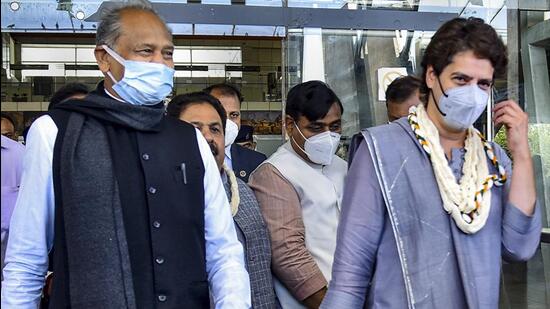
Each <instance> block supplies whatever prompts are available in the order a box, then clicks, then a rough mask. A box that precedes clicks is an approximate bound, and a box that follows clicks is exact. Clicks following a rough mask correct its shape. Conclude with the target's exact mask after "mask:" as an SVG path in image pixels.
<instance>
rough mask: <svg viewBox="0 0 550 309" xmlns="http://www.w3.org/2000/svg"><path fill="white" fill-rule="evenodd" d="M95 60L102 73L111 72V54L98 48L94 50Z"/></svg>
mask: <svg viewBox="0 0 550 309" xmlns="http://www.w3.org/2000/svg"><path fill="white" fill-rule="evenodd" d="M94 55H95V60H96V61H97V65H98V66H99V70H100V71H101V72H102V73H107V72H109V69H110V68H111V63H110V62H109V61H110V56H109V54H108V53H107V52H106V51H105V50H104V49H103V48H101V47H100V46H96V47H95V50H94Z"/></svg>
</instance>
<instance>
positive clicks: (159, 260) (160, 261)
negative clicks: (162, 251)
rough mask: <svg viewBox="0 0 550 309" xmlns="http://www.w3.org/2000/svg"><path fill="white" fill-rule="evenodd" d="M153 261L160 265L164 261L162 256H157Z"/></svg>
mask: <svg viewBox="0 0 550 309" xmlns="http://www.w3.org/2000/svg"><path fill="white" fill-rule="evenodd" d="M155 262H157V264H159V265H161V264H163V263H164V258H162V257H158V258H156V259H155Z"/></svg>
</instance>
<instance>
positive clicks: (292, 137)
mask: <svg viewBox="0 0 550 309" xmlns="http://www.w3.org/2000/svg"><path fill="white" fill-rule="evenodd" d="M294 126H295V127H296V130H298V133H300V135H301V136H302V137H303V138H304V140H306V141H307V138H306V137H305V136H304V134H303V133H302V131H300V128H299V127H298V124H297V123H296V121H294ZM290 139H292V141H293V142H294V144H295V145H296V146H297V147H298V148H300V150H301V151H303V152H304V153H305V154H306V155H307V156H308V157H309V153H307V151H306V150H305V149H304V148H302V147H301V146H300V145H298V142H297V141H296V140H295V139H294V136H290Z"/></svg>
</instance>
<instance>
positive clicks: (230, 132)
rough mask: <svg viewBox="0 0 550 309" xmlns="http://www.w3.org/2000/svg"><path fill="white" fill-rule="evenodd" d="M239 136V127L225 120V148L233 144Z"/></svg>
mask: <svg viewBox="0 0 550 309" xmlns="http://www.w3.org/2000/svg"><path fill="white" fill-rule="evenodd" d="M238 134H239V126H238V125H237V124H236V123H234V122H233V121H231V120H229V119H227V121H226V122H225V147H226V148H227V147H229V146H231V145H232V144H233V142H235V139H236V138H237V135H238Z"/></svg>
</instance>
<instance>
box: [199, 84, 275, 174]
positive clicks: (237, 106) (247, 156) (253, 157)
mask: <svg viewBox="0 0 550 309" xmlns="http://www.w3.org/2000/svg"><path fill="white" fill-rule="evenodd" d="M204 92H206V93H208V94H211V95H212V96H214V97H215V98H216V99H218V100H220V102H221V103H222V105H223V108H224V109H225V111H226V112H227V120H228V121H227V124H226V125H225V126H226V127H225V164H226V165H227V166H228V167H229V168H230V169H232V170H233V171H234V172H235V175H237V177H239V178H240V179H242V180H244V182H248V177H249V176H250V173H251V172H252V171H253V170H255V169H256V168H257V167H258V165H260V164H261V163H262V162H263V161H265V159H266V156H265V155H264V154H263V153H260V152H257V151H254V150H251V149H248V148H245V147H243V146H241V145H238V144H236V143H235V139H236V138H237V135H238V134H239V129H240V128H241V104H242V102H243V97H242V95H241V92H240V91H239V90H238V89H237V88H236V87H235V86H233V85H230V84H216V85H212V86H210V87H208V88H206V89H204Z"/></svg>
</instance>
